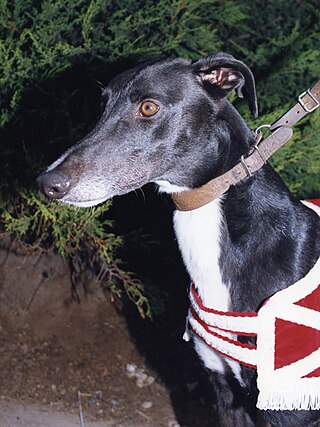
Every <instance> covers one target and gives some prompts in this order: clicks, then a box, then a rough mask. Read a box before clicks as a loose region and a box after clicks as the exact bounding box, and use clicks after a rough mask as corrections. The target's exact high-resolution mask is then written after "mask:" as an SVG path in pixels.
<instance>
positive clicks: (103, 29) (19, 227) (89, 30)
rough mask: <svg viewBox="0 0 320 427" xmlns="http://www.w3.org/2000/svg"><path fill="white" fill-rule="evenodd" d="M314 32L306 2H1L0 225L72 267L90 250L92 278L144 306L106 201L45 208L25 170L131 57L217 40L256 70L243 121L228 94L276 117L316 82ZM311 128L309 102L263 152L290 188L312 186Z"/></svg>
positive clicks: (51, 153)
mask: <svg viewBox="0 0 320 427" xmlns="http://www.w3.org/2000/svg"><path fill="white" fill-rule="evenodd" d="M319 34H320V11H319V7H318V2H317V1H316V0H309V1H307V2H301V1H298V0H286V1H284V0H280V1H279V0H257V1H255V2H252V1H249V0H244V1H240V0H228V1H225V2H221V1H220V0H173V1H169V0H159V1H155V0H146V1H141V0H126V1H124V0H114V1H111V0H91V1H90V0H42V1H36V0H0V141H1V158H0V167H1V171H2V177H1V179H0V229H1V230H2V231H7V232H10V233H12V234H14V235H19V236H23V240H24V242H26V243H30V244H32V245H33V246H37V245H38V246H39V245H40V247H41V248H42V250H45V249H46V248H49V247H50V248H55V250H57V251H58V252H59V253H60V254H61V255H63V256H65V257H67V258H68V259H69V260H72V259H73V260H75V259H78V260H79V259H84V261H83V263H82V264H83V265H86V262H87V263H89V260H88V259H87V260H85V257H83V255H82V253H83V249H81V248H84V247H85V248H86V250H87V251H88V253H92V251H93V259H94V261H93V262H92V263H93V264H94V269H95V271H98V276H97V277H98V281H103V280H102V276H103V277H104V279H106V278H107V279H108V280H107V282H108V287H109V288H110V287H111V286H113V285H111V283H119V280H120V279H119V278H120V277H121V278H122V285H120V287H119V286H118V287H117V286H116V287H114V289H118V290H119V289H122V290H123V289H125V290H126V293H127V295H129V297H130V298H131V299H133V300H134V301H135V302H136V303H137V305H138V307H139V310H140V311H141V310H142V309H143V307H144V308H146V309H145V310H144V311H145V312H148V313H149V312H150V307H149V306H148V301H147V299H146V298H145V295H144V293H143V292H144V291H143V286H142V284H141V283H138V282H136V280H135V279H133V277H132V276H131V275H130V274H129V276H128V274H127V273H126V272H125V271H124V270H123V269H121V268H120V264H119V261H118V260H117V257H116V253H117V248H118V247H119V245H120V246H121V239H120V238H119V237H116V236H115V235H114V234H112V233H111V234H110V223H109V222H108V217H109V212H108V210H109V204H105V205H103V206H102V207H99V208H95V209H92V210H81V211H80V210H76V209H72V208H68V207H65V206H62V205H60V204H50V206H48V204H47V202H45V201H44V199H42V198H40V199H39V197H38V196H37V197H36V196H35V195H34V192H33V189H32V182H33V181H34V177H35V176H36V175H37V173H38V172H39V171H40V170H41V169H42V168H43V167H45V165H46V164H48V163H50V162H51V161H52V160H54V159H55V158H56V157H57V156H58V155H59V154H60V153H61V151H63V150H64V149H65V148H66V147H67V146H69V145H71V144H72V143H73V142H75V141H76V140H77V139H79V138H81V137H82V136H83V135H84V134H85V133H86V132H87V131H88V130H89V129H90V126H92V124H93V123H94V122H95V120H96V118H97V116H98V115H99V108H98V105H99V97H100V94H99V89H98V85H97V83H96V81H95V79H96V80H100V81H102V82H103V84H106V83H107V81H108V80H109V79H110V78H111V77H112V76H113V75H114V74H115V73H117V72H118V71H122V70H123V69H124V68H126V67H128V66H130V65H132V64H133V63H134V62H135V60H136V59H140V58H141V57H144V58H148V57H150V56H157V55H167V56H171V55H173V56H183V57H189V58H192V59H197V58H199V57H201V56H204V55H207V54H209V53H211V52H215V51H218V50H224V51H226V52H229V53H231V54H233V55H235V56H236V57H238V58H240V59H242V60H244V61H245V62H246V63H247V64H248V65H249V66H250V67H251V68H252V70H253V72H254V74H255V76H256V80H257V92H258V99H259V107H260V118H259V119H258V120H257V121H256V122H253V120H252V118H251V117H250V115H249V113H248V109H247V105H246V103H245V102H242V101H241V102H239V101H238V100H235V103H236V106H237V108H239V110H240V112H241V114H243V115H244V116H245V117H246V119H247V120H248V122H249V123H250V124H251V126H252V127H253V128H254V127H257V126H258V125H260V124H264V123H271V122H272V121H274V120H275V119H277V118H278V117H280V116H281V115H282V114H283V113H284V112H285V111H286V110H287V109H288V108H290V106H292V105H293V104H294V103H295V102H296V98H297V95H298V94H299V93H301V92H302V91H304V90H305V89H306V88H308V87H309V86H311V85H312V84H314V83H315V81H317V79H318V78H319V75H320V51H319V42H320V36H319ZM319 130H320V120H319V112H316V113H313V114H311V115H309V116H308V117H306V118H305V119H304V120H303V121H302V122H301V123H299V125H298V126H296V127H295V133H294V138H293V139H292V141H291V142H290V143H289V144H288V145H287V146H286V147H285V148H283V149H282V150H281V151H280V152H278V153H277V154H276V155H275V156H274V158H273V160H272V162H273V164H274V166H275V167H276V169H277V170H278V171H279V172H280V173H281V175H282V176H283V178H284V179H285V181H286V183H287V184H288V186H289V187H290V189H291V190H292V191H293V192H294V193H295V194H296V195H297V196H299V197H312V196H317V195H318V194H319V190H320V180H319V152H320V150H319V148H320V132H319ZM75 224H78V226H75ZM75 254H77V256H75ZM70 263H71V264H72V262H71V261H70ZM102 266H104V267H105V269H104V270H102V271H103V272H101V268H102V269H103V267H102ZM74 267H75V266H74ZM99 271H100V273H99ZM120 282H121V280H120ZM117 292H118V291H117Z"/></svg>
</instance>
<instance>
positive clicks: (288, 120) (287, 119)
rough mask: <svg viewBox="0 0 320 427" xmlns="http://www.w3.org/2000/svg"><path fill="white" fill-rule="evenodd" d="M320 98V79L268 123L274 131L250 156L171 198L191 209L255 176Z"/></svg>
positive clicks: (251, 150)
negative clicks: (278, 116) (282, 113)
mask: <svg viewBox="0 0 320 427" xmlns="http://www.w3.org/2000/svg"><path fill="white" fill-rule="evenodd" d="M319 102H320V80H319V81H318V82H317V84H316V85H315V86H314V87H313V88H312V89H308V90H307V91H306V92H304V93H303V94H301V95H300V96H299V98H298V103H297V104H296V105H295V106H294V107H293V108H291V109H290V110H289V111H288V112H287V113H286V114H285V115H284V116H282V117H281V118H280V119H279V120H277V121H276V122H274V123H273V124H272V125H271V126H268V127H269V129H270V130H271V131H273V132H272V133H271V134H270V135H269V136H268V137H267V138H266V139H263V140H261V141H260V142H257V144H256V145H254V146H253V147H251V149H250V151H249V153H248V155H247V156H245V157H244V156H242V157H241V159H240V161H239V162H238V163H237V164H236V165H235V166H234V167H233V168H232V169H230V170H229V171H228V172H226V173H224V174H223V175H220V176H218V177H217V178H214V179H212V180H211V181H209V182H207V183H206V184H204V185H202V186H201V187H198V188H194V189H192V190H189V191H182V192H180V193H173V194H172V195H171V198H172V200H173V202H174V204H175V206H176V208H177V209H178V210H180V211H190V210H193V209H197V208H200V207H201V206H204V205H206V204H207V203H209V202H211V201H212V200H214V199H216V198H217V197H219V196H220V195H222V194H224V193H225V192H226V191H228V189H229V188H230V187H231V186H233V185H235V184H237V183H238V182H239V181H241V180H242V179H244V178H246V177H249V176H251V175H252V174H253V173H255V172H256V171H257V170H259V169H260V168H261V167H262V166H263V165H264V164H265V163H266V162H267V160H268V159H269V157H271V156H272V154H274V153H275V152H276V151H277V150H278V149H279V148H281V147H282V146H283V145H284V144H285V143H286V142H288V141H289V139H290V138H291V137H292V134H293V131H292V129H291V126H293V125H294V124H295V123H297V122H298V121H299V120H300V119H302V117H304V116H305V115H307V114H308V113H310V112H312V111H314V110H315V109H316V108H317V107H318V106H319Z"/></svg>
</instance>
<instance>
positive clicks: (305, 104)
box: [298, 89, 320, 113]
mask: <svg viewBox="0 0 320 427" xmlns="http://www.w3.org/2000/svg"><path fill="white" fill-rule="evenodd" d="M305 95H309V96H310V97H311V98H312V99H313V101H314V102H315V103H316V105H315V106H314V107H312V108H308V102H304V101H303V99H302V98H303V97H304V96H305ZM298 101H299V104H300V105H301V107H302V108H303V109H304V110H305V111H306V112H307V113H311V112H312V111H314V110H316V109H317V108H318V107H319V105H320V102H319V101H318V100H317V99H316V98H315V97H314V96H313V95H312V93H311V90H310V89H308V90H306V91H305V92H303V93H302V94H301V95H299V97H298Z"/></svg>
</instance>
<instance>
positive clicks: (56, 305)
mask: <svg viewBox="0 0 320 427" xmlns="http://www.w3.org/2000/svg"><path fill="white" fill-rule="evenodd" d="M129 312H130V310H129ZM167 317H168V316H167ZM167 317H166V320H163V322H162V323H163V324H161V325H160V324H159V322H160V320H159V319H158V320H156V321H155V322H150V321H143V320H140V319H138V318H137V316H132V317H130V314H126V313H125V312H122V313H120V312H119V311H117V309H116V307H115V305H114V304H113V303H112V302H111V301H110V300H109V299H108V297H106V296H105V294H103V292H102V291H101V290H100V289H94V290H93V292H92V293H91V294H90V295H89V296H87V297H85V296H83V297H82V298H81V303H80V304H78V303H76V302H75V301H73V300H72V298H71V293H70V281H69V271H68V268H67V266H66V265H65V264H64V262H63V260H62V259H61V258H60V257H58V256H55V255H53V254H44V255H41V256H39V255H36V254H33V255H32V254H28V255H27V254H24V253H19V254H18V253H15V252H10V253H9V252H8V251H7V250H1V251H0V427H20V426H21V427H22V426H23V427H38V426H39V427H40V426H41V427H51V426H55V427H73V426H82V427H100V426H104V427H108V426H116V427H122V426H123V427H147V426H156V427H179V426H183V427H200V426H201V427H206V426H209V425H210V426H214V424H215V423H214V406H213V404H212V400H210V393H209V392H208V389H207V387H208V384H207V383H206V380H204V375H203V372H202V371H201V368H199V366H198V365H197V363H198V362H197V359H196V358H195V355H194V353H193V350H192V348H191V347H190V346H189V345H188V344H186V343H184V342H183V341H182V340H181V332H182V331H183V323H184V320H183V317H184V315H183V314H182V315H181V316H179V318H181V321H180V323H179V324H176V323H174V324H173V325H172V322H175V321H176V320H175V318H174V319H169V320H168V319H167ZM170 322H171V324H170Z"/></svg>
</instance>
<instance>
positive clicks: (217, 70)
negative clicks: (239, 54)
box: [191, 52, 258, 117]
mask: <svg viewBox="0 0 320 427" xmlns="http://www.w3.org/2000/svg"><path fill="white" fill-rule="evenodd" d="M191 66H192V68H193V70H194V72H195V73H196V75H197V78H198V79H199V80H200V82H201V83H202V84H203V85H204V86H208V85H209V88H210V91H211V92H212V93H214V95H215V96H217V97H218V98H226V97H227V96H228V95H229V94H230V92H231V91H232V90H233V89H235V90H236V92H237V95H238V96H239V97H241V98H242V97H243V95H245V96H246V97H247V98H248V101H249V106H250V110H251V112H252V114H253V115H254V117H257V116H258V104H257V96H256V87H255V82H254V77H253V74H252V73H251V71H250V69H249V68H248V67H247V66H246V64H244V63H243V62H241V61H238V60H237V59H235V58H234V57H233V56H231V55H228V54H226V53H223V52H219V53H216V54H214V55H210V56H207V57H206V58H202V59H200V60H199V61H197V62H194V63H193V64H192V65H191Z"/></svg>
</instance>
